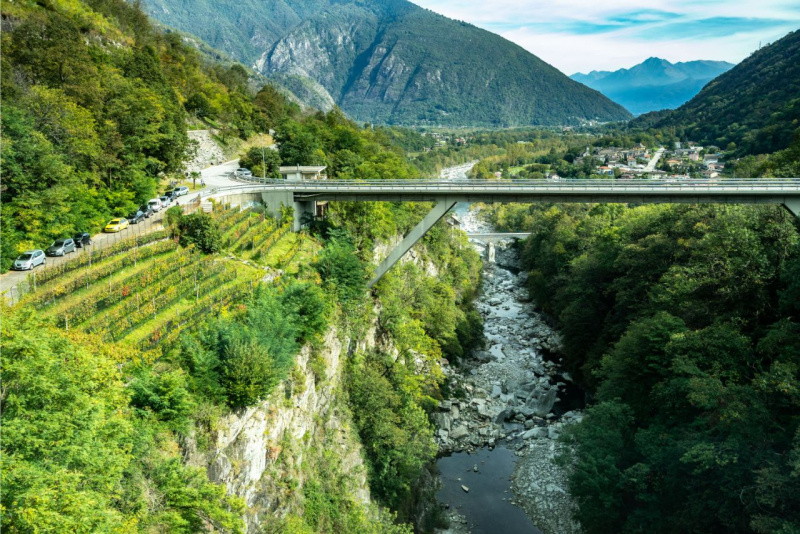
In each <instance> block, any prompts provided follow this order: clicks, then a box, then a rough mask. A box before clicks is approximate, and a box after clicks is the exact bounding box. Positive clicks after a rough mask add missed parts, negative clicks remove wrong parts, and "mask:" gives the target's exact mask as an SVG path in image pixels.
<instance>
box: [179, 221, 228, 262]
mask: <svg viewBox="0 0 800 534" xmlns="http://www.w3.org/2000/svg"><path fill="white" fill-rule="evenodd" d="M178 230H179V232H180V243H181V246H184V247H186V246H189V245H195V246H196V247H197V248H198V250H200V251H202V252H204V253H206V254H213V253H215V252H219V250H220V248H221V247H222V235H221V234H220V231H219V227H218V226H217V223H216V221H215V220H214V219H213V218H212V217H211V216H210V215H208V214H207V213H202V212H195V213H192V214H190V215H187V216H185V217H183V218H181V219H180V221H179V223H178Z"/></svg>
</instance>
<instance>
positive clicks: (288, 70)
mask: <svg viewBox="0 0 800 534" xmlns="http://www.w3.org/2000/svg"><path fill="white" fill-rule="evenodd" d="M145 4H146V6H145V7H146V9H147V11H148V13H149V14H150V15H151V16H153V17H155V18H157V19H159V20H160V22H162V23H164V24H167V25H170V26H173V27H176V28H178V29H179V30H181V31H187V32H190V33H192V34H193V35H196V36H198V37H199V38H201V39H203V40H205V41H206V42H208V43H209V45H211V46H213V47H215V48H218V49H221V50H223V51H225V52H227V53H230V54H231V55H232V57H234V58H235V59H237V60H239V61H242V62H243V63H245V64H248V65H252V66H253V67H254V68H255V69H256V70H257V71H259V72H260V73H262V74H265V75H267V76H269V77H276V78H280V77H282V76H293V77H294V79H293V80H294V82H295V83H299V82H300V80H299V78H308V79H309V80H313V81H314V82H316V84H315V83H311V82H310V81H309V82H308V83H304V84H303V86H304V87H305V88H307V89H312V88H313V89H314V90H315V91H316V93H314V92H313V91H311V93H309V97H310V98H316V100H317V101H323V102H330V101H332V102H334V103H335V104H336V105H338V106H339V107H341V108H342V110H343V111H345V112H346V113H347V114H349V115H350V116H351V117H353V118H354V119H356V120H359V121H365V122H374V123H385V124H405V125H447V126H495V127H503V126H525V125H542V126H557V125H574V124H582V123H586V122H588V121H601V122H611V121H618V120H625V119H628V118H630V114H629V113H628V112H627V111H626V110H625V109H624V108H622V107H621V106H619V105H618V104H616V103H614V102H612V101H610V100H608V99H607V98H606V97H604V96H603V95H601V94H600V93H599V92H597V91H594V90H592V89H589V88H587V87H585V86H583V85H581V84H579V83H577V82H574V81H572V80H570V79H569V78H568V77H567V76H565V75H564V74H562V73H561V72H560V71H558V70H557V69H555V68H554V67H552V66H550V65H548V64H547V63H545V62H543V61H542V60H541V59H539V58H537V57H536V56H534V55H532V54H530V53H529V52H527V51H526V50H524V49H522V48H521V47H519V46H518V45H516V44H514V43H511V42H510V41H508V40H506V39H503V38H502V37H500V36H497V35H495V34H492V33H490V32H487V31H485V30H481V29H480V28H477V27H475V26H473V25H470V24H467V23H464V22H458V21H455V20H452V19H448V18H446V17H444V16H442V15H439V14H436V13H434V12H432V11H430V10H427V9H424V8H421V7H419V6H417V5H415V4H412V3H410V2H408V1H406V0H390V1H387V2H377V1H375V0H338V1H334V0H292V1H286V2H281V1H277V0H267V1H265V2H263V3H258V2H255V1H254V0H242V1H241V2H238V3H236V4H234V3H233V2H229V1H227V0H223V1H222V2H220V3H219V4H214V5H212V4H211V2H209V1H208V0H199V2H198V3H191V6H190V5H189V3H188V2H187V1H186V0H146V2H145ZM189 11H199V13H197V16H194V17H190V16H189V15H188V12H189ZM245 13H246V14H247V17H245ZM274 17H278V18H281V17H282V18H283V19H285V20H286V21H287V23H286V24H285V26H280V25H278V24H277V23H275V20H274ZM242 18H246V19H247V22H246V23H243V24H239V25H237V23H236V21H238V20H241V19H242ZM211 20H214V21H215V23H214V24H213V25H211V24H210V22H209V21H211ZM203 21H206V22H203ZM254 21H263V27H260V26H259V23H257V22H254ZM231 43H234V44H236V46H231ZM259 50H260V52H258V54H257V55H256V51H259ZM320 87H322V88H324V91H321V90H320Z"/></svg>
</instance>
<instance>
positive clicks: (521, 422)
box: [435, 213, 582, 533]
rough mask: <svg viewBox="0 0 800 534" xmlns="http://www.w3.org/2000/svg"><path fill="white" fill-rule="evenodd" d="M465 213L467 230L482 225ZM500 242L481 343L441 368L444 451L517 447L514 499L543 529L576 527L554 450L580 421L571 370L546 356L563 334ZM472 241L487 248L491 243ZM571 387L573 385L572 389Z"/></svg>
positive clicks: (487, 287) (490, 270)
mask: <svg viewBox="0 0 800 534" xmlns="http://www.w3.org/2000/svg"><path fill="white" fill-rule="evenodd" d="M474 217H475V216H474V214H472V213H470V214H468V215H467V216H466V217H465V218H464V220H463V221H462V227H463V226H464V225H466V226H467V227H468V228H467V229H468V230H470V231H476V230H481V228H479V227H478V225H477V223H476V222H475V220H474ZM507 245H508V244H507V243H506V244H503V243H499V244H497V246H496V247H495V258H496V262H497V263H492V262H489V261H487V262H486V263H485V265H484V272H483V276H484V282H483V283H484V290H483V296H482V297H481V298H480V299H479V300H478V302H477V308H478V310H479V312H480V313H481V315H482V317H483V320H484V334H485V336H486V348H485V350H481V351H477V352H476V353H475V354H474V358H473V359H471V360H468V361H466V362H464V363H463V364H462V365H461V366H460V367H458V368H455V367H449V368H447V370H446V373H447V380H448V383H449V387H450V391H451V392H453V395H452V398H450V399H447V400H444V401H442V402H441V403H440V404H439V410H438V413H437V414H436V415H435V419H436V423H437V426H438V431H437V440H438V442H439V448H440V451H441V453H442V454H447V453H450V452H458V451H473V450H475V449H477V448H479V447H489V448H492V447H495V446H497V445H499V444H503V445H504V446H506V447H507V448H510V449H512V450H515V451H516V454H517V456H518V457H519V461H518V462H517V466H516V472H515V480H514V484H513V489H514V493H515V495H516V497H515V502H516V504H517V505H518V506H520V507H522V508H523V509H524V510H525V511H526V512H527V514H528V515H529V517H531V519H532V520H533V521H534V523H535V524H536V525H537V526H538V527H539V528H540V529H541V530H542V531H543V532H545V533H548V532H558V533H571V532H579V528H578V525H577V524H575V523H574V522H573V521H572V519H571V517H572V510H573V503H572V501H571V499H570V497H569V495H568V494H567V491H566V487H567V486H566V473H565V472H564V470H563V468H561V467H560V466H558V465H556V463H555V461H554V460H555V457H556V456H557V455H558V454H559V452H560V451H561V448H562V447H563V446H564V445H562V444H561V443H559V442H558V441H557V439H558V437H559V435H560V434H561V433H562V431H563V429H564V427H565V426H567V425H569V424H572V423H575V422H577V421H580V420H581V417H582V415H581V413H580V411H565V410H564V409H563V408H561V407H560V406H559V405H563V404H565V400H566V399H565V396H566V394H567V390H568V389H569V381H570V377H569V375H567V374H566V373H562V372H561V371H560V370H559V368H558V366H557V364H556V363H554V362H553V361H549V360H548V359H545V358H544V355H545V354H550V355H554V354H557V353H558V352H559V350H560V346H561V339H560V337H559V335H558V333H557V332H555V331H553V329H552V328H550V326H549V325H548V324H547V323H546V322H545V321H544V320H543V318H542V317H541V315H540V314H538V313H537V312H536V311H535V310H534V307H533V305H532V304H531V303H529V301H528V298H527V291H526V290H525V288H524V281H525V274H524V273H523V274H521V275H515V274H513V273H512V272H511V271H509V270H508V269H506V268H504V267H503V266H506V267H512V268H513V267H515V266H516V264H517V258H516V254H515V252H514V251H513V250H512V249H511V248H509V247H508V246H507ZM476 246H478V247H479V248H481V249H482V250H483V251H484V252H485V256H486V255H488V251H489V250H488V249H489V247H488V246H486V245H485V244H483V243H480V242H478V243H476ZM572 389H574V388H572Z"/></svg>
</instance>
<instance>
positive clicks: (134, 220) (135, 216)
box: [128, 210, 144, 224]
mask: <svg viewBox="0 0 800 534" xmlns="http://www.w3.org/2000/svg"><path fill="white" fill-rule="evenodd" d="M143 220H144V212H143V211H142V210H136V211H134V212H133V213H129V214H128V222H129V223H131V224H139V222H141V221H143Z"/></svg>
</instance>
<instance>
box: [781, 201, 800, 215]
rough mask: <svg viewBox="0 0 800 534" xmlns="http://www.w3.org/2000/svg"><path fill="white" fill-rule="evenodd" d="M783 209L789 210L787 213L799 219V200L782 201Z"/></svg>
mask: <svg viewBox="0 0 800 534" xmlns="http://www.w3.org/2000/svg"><path fill="white" fill-rule="evenodd" d="M783 207H784V208H786V209H787V210H789V212H790V213H791V214H792V215H794V216H795V217H800V198H793V199H791V200H786V201H784V203H783Z"/></svg>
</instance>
